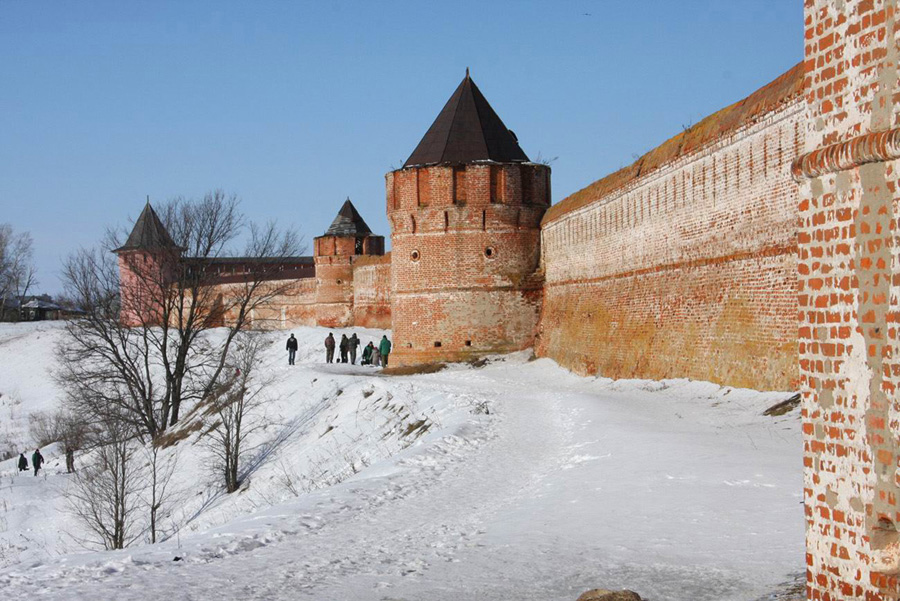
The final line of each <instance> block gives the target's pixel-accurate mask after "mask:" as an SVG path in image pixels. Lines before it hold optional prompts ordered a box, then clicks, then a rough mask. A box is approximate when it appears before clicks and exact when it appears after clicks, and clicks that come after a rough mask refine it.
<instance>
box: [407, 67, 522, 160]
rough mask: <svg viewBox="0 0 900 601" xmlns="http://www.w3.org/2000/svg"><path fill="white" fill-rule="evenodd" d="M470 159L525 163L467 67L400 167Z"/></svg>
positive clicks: (520, 151)
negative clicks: (460, 79)
mask: <svg viewBox="0 0 900 601" xmlns="http://www.w3.org/2000/svg"><path fill="white" fill-rule="evenodd" d="M473 161H495V162H497V163H515V162H527V161H528V156H526V155H525V153H524V152H523V151H522V149H521V148H520V147H519V142H518V140H517V139H516V136H515V134H513V133H512V132H511V131H510V130H509V129H507V127H506V126H505V125H503V121H501V120H500V117H499V116H497V113H495V112H494V109H492V108H491V105H490V104H489V103H488V101H487V99H486V98H485V97H484V95H483V94H482V93H481V90H479V89H478V86H476V85H475V82H474V81H472V78H471V77H469V70H468V69H466V77H465V79H463V80H462V83H460V84H459V87H457V88H456V91H455V92H453V96H451V97H450V100H448V101H447V104H445V105H444V108H443V109H442V110H441V112H440V114H439V115H438V116H437V119H435V120H434V123H432V124H431V127H430V128H428V131H427V132H426V133H425V137H424V138H422V141H421V142H419V145H418V146H416V149H415V150H414V151H413V153H412V155H410V157H409V159H407V161H406V163H404V165H403V166H404V167H409V166H411V165H433V164H437V163H469V162H473Z"/></svg>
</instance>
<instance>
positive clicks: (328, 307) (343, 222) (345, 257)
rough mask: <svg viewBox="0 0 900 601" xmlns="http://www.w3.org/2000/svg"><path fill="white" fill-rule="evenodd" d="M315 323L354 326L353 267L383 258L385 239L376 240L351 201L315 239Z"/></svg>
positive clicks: (326, 325)
mask: <svg viewBox="0 0 900 601" xmlns="http://www.w3.org/2000/svg"><path fill="white" fill-rule="evenodd" d="M314 248H315V264H316V323H318V325H320V326H325V327H332V328H339V327H347V326H349V325H351V324H352V323H353V263H354V261H355V259H356V258H357V257H361V256H373V255H374V256H380V255H383V254H384V236H376V235H375V234H373V233H372V230H371V229H369V226H368V225H366V222H365V220H363V218H362V216H361V215H360V214H359V212H358V211H357V210H356V207H354V206H353V203H352V202H350V199H349V198H348V199H347V200H346V201H345V202H344V204H343V206H342V207H341V210H340V211H338V214H337V217H335V218H334V221H333V222H332V223H331V226H330V227H329V228H328V230H327V231H326V232H325V233H324V234H323V235H322V236H318V237H317V238H315V239H314Z"/></svg>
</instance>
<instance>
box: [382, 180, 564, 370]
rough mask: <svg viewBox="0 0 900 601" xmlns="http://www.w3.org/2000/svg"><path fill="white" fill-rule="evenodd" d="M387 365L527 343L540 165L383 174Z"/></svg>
mask: <svg viewBox="0 0 900 601" xmlns="http://www.w3.org/2000/svg"><path fill="white" fill-rule="evenodd" d="M386 188H387V210H388V219H389V220H390V223H391V244H392V259H391V279H392V284H391V290H392V298H391V311H392V317H393V334H394V353H395V354H394V355H393V359H392V360H393V361H394V362H395V364H396V365H404V364H412V363H422V362H431V361H445V360H460V359H465V358H467V357H470V356H473V355H478V354H484V353H492V352H506V351H512V350H519V349H523V348H527V347H529V346H531V345H532V343H533V340H534V332H535V327H536V324H537V318H538V315H539V312H540V302H541V284H542V282H541V278H540V275H539V274H537V273H536V270H537V268H538V264H539V258H540V254H539V243H540V233H539V227H540V221H541V217H542V216H543V214H544V212H545V211H546V209H547V207H548V206H549V203H550V201H549V199H550V169H549V168H548V167H546V166H544V165H533V164H487V163H484V164H468V165H456V166H453V165H441V166H431V167H410V168H407V169H401V170H397V171H394V172H392V173H388V174H387V176H386Z"/></svg>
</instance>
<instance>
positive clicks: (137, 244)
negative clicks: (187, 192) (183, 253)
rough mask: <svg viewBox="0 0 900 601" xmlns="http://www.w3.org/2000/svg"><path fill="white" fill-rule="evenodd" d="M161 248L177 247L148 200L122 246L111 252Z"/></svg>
mask: <svg viewBox="0 0 900 601" xmlns="http://www.w3.org/2000/svg"><path fill="white" fill-rule="evenodd" d="M161 248H178V245H177V244H175V241H174V240H172V237H171V236H170V235H169V232H167V231H166V228H165V226H164V225H163V224H162V221H160V219H159V216H158V215H157V214H156V211H154V210H153V207H151V206H150V202H149V201H147V204H146V205H145V206H144V210H143V211H141V214H140V216H139V217H138V218H137V221H135V222H134V228H133V229H132V230H131V234H129V236H128V240H126V241H125V244H124V245H123V246H120V247H119V248H117V249H116V250H115V251H113V252H119V251H123V250H154V249H161Z"/></svg>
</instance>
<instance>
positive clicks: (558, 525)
mask: <svg viewBox="0 0 900 601" xmlns="http://www.w3.org/2000/svg"><path fill="white" fill-rule="evenodd" d="M347 331H348V332H349V330H347ZM356 331H357V332H360V333H361V334H362V335H361V338H362V339H363V341H364V342H365V341H367V340H369V339H376V338H380V335H381V332H378V331H374V330H356ZM335 332H336V333H340V330H335ZM295 333H296V334H297V337H298V340H299V342H300V351H299V353H298V359H297V365H296V366H293V367H290V366H288V365H287V360H286V354H285V352H284V338H285V337H286V333H280V332H279V333H272V334H267V336H268V337H270V338H271V341H272V345H271V348H270V349H269V350H268V352H267V354H266V361H267V365H266V369H267V370H270V371H271V372H272V373H273V374H274V375H275V378H276V381H275V383H274V384H273V386H272V388H271V389H270V400H269V401H268V402H267V404H266V414H267V421H268V423H269V425H268V427H267V428H266V429H265V430H262V431H260V432H259V433H258V435H257V438H256V439H255V441H254V442H255V444H256V445H258V446H257V449H256V450H255V451H254V453H253V454H252V456H251V463H250V464H249V465H250V473H249V477H248V480H247V484H246V485H245V486H244V487H243V488H242V489H241V490H240V491H239V492H236V493H234V494H231V495H225V494H222V492H221V490H220V489H219V488H218V482H217V481H216V479H215V475H214V474H211V473H209V469H208V462H209V460H208V458H207V455H206V454H205V453H206V451H205V450H204V448H203V446H202V444H201V443H198V440H197V434H194V435H192V436H191V437H190V438H188V439H186V440H184V441H182V442H181V443H179V444H178V445H177V446H176V447H174V448H173V449H169V450H167V451H166V452H167V453H169V454H170V455H171V454H172V453H177V457H178V464H177V465H178V469H177V478H176V481H175V486H176V488H177V490H178V493H179V495H180V496H179V501H178V503H177V506H176V507H174V508H173V509H172V510H170V511H169V514H170V520H169V524H168V527H170V528H174V527H176V526H177V527H179V528H180V530H179V531H178V534H177V535H175V536H172V537H171V538H169V539H168V540H167V541H165V542H163V543H159V544H156V545H139V546H135V547H132V548H129V549H127V550H125V551H118V552H109V551H88V550H85V549H83V548H82V547H81V546H80V545H79V544H78V542H77V539H78V538H80V536H79V533H80V526H79V525H78V524H77V522H75V521H74V520H73V518H72V517H71V515H70V513H69V512H68V510H67V506H66V499H67V493H66V491H67V489H68V487H70V486H71V476H68V475H66V474H65V470H64V466H63V465H62V464H63V463H64V462H62V461H61V458H60V457H59V451H58V449H56V448H53V447H51V448H49V449H44V450H43V451H44V455H45V456H46V457H47V458H48V459H50V461H49V464H48V466H47V468H48V469H47V470H46V475H42V476H39V477H37V478H35V477H34V476H32V475H31V474H23V475H21V476H19V475H16V472H15V467H14V459H11V460H8V461H5V462H2V463H0V566H3V567H2V568H0V594H2V595H3V596H4V597H5V598H14V599H26V598H28V599H33V598H43V599H67V600H68V599H85V600H88V599H90V600H92V601H93V600H96V599H121V600H127V599H148V598H152V599H169V600H180V599H218V600H222V601H226V600H230V599H235V600H245V599H267V600H269V599H271V600H280V599H315V600H317V601H329V600H335V601H339V600H344V599H354V600H357V601H365V600H373V601H374V600H400V599H405V600H410V601H411V600H423V601H425V600H428V601H442V600H451V599H452V600H473V601H474V600H476V599H477V600H479V601H488V600H498V601H499V600H510V599H517V600H527V599H534V600H538V599H540V600H542V601H555V600H559V601H562V600H566V601H574V599H575V598H576V597H577V596H578V594H580V593H581V592H583V591H584V590H586V589H589V588H595V587H598V586H602V587H604V588H612V589H615V588H629V589H632V590H635V591H637V592H639V593H640V594H641V595H642V596H643V597H644V598H645V599H650V600H658V601H661V600H665V599H678V600H696V601H700V600H716V601H724V600H731V599H733V600H753V599H757V598H760V597H763V596H765V595H766V594H767V593H768V592H770V591H772V590H773V589H774V588H775V587H776V585H777V584H778V583H781V582H784V581H785V580H788V579H790V578H791V577H792V576H793V575H794V574H796V573H798V572H801V571H802V570H803V569H804V565H803V557H804V555H803V529H804V522H803V506H802V496H801V490H802V489H801V485H802V474H801V440H800V432H799V417H798V414H797V411H796V410H795V411H793V412H791V413H788V414H787V415H784V416H781V417H775V418H772V417H765V416H763V415H762V412H763V410H764V409H766V408H767V407H768V406H770V405H773V404H774V403H776V402H778V401H781V400H784V399H785V398H787V396H788V394H787V393H760V392H754V391H749V390H740V389H731V388H722V387H719V386H715V385H713V384H709V383H702V382H690V381H686V380H667V381H663V382H650V381H622V380H620V381H611V380H607V379H600V378H581V377H577V376H574V375H572V374H570V373H569V372H567V371H565V370H563V369H561V368H560V367H558V366H557V365H556V364H555V363H553V362H552V361H550V360H547V359H540V360H537V361H530V360H529V356H528V354H527V353H519V354H515V355H509V356H505V357H498V358H495V359H494V360H492V361H491V362H489V363H488V364H487V365H486V366H484V367H481V368H474V367H471V366H464V365H455V366H450V367H449V368H447V369H445V370H444V371H441V372H438V373H433V374H422V375H413V376H383V375H381V374H380V373H379V372H378V370H376V369H373V368H366V367H359V366H344V365H324V364H323V363H322V362H321V359H322V357H321V355H322V354H323V353H322V352H321V351H320V347H321V343H322V339H323V338H324V335H325V330H321V329H315V328H306V329H298V330H295ZM62 336H63V332H62V331H61V329H60V328H59V326H58V325H56V324H39V325H36V324H23V325H6V324H0V394H2V396H0V442H5V444H6V445H7V446H9V447H14V448H16V449H18V448H22V449H29V450H33V444H32V442H31V441H30V440H29V439H28V428H27V416H28V414H29V413H30V412H33V411H38V410H47V409H50V408H52V407H53V406H54V405H55V403H57V402H58V401H59V399H60V393H59V390H58V389H57V387H56V385H55V384H54V383H53V381H52V378H51V377H50V374H51V372H52V370H53V365H54V348H55V345H56V344H57V343H58V342H59V341H60V340H61V338H62ZM485 410H487V412H486V411H485ZM0 450H2V449H0ZM27 456H29V458H30V453H27ZM80 460H82V461H89V460H90V458H89V457H87V458H81V459H80ZM176 557H179V558H182V559H181V560H179V561H174V558H176Z"/></svg>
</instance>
